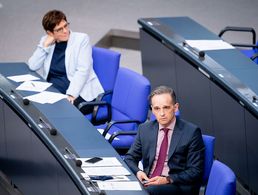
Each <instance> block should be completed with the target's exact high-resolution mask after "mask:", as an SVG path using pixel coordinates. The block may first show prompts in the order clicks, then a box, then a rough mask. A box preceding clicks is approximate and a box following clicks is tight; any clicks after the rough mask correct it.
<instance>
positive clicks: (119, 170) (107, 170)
mask: <svg viewBox="0 0 258 195" xmlns="http://www.w3.org/2000/svg"><path fill="white" fill-rule="evenodd" d="M82 169H83V171H84V172H85V173H86V174H87V175H90V176H91V175H112V176H113V175H130V172H129V171H128V170H127V169H126V168H124V167H122V166H121V167H118V166H115V167H82Z"/></svg>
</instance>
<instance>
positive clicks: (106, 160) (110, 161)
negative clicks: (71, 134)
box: [77, 157, 122, 167]
mask: <svg viewBox="0 0 258 195" xmlns="http://www.w3.org/2000/svg"><path fill="white" fill-rule="evenodd" d="M101 158H102V160H101V161H98V162H96V163H87V162H85V161H86V160H89V159H90V158H77V159H79V160H81V161H82V167H108V166H111V167H112V166H122V164H121V163H120V162H119V160H118V159H117V158H116V157H101Z"/></svg>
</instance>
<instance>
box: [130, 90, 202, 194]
mask: <svg viewBox="0 0 258 195" xmlns="http://www.w3.org/2000/svg"><path fill="white" fill-rule="evenodd" d="M149 100H150V105H151V108H152V112H153V114H154V115H155V116H156V119H157V120H155V121H150V122H146V123H144V124H142V125H140V126H139V129H138V132H137V136H136V138H135V141H134V144H133V145H132V146H131V148H130V150H129V151H128V153H127V154H126V156H125V162H126V163H127V165H128V166H129V167H130V169H131V170H132V171H133V172H134V174H136V176H137V178H138V179H139V180H140V181H141V182H142V183H143V184H144V186H145V187H146V190H147V191H148V192H149V193H150V194H158V195H161V194H170V195H171V194H179V195H181V194H188V195H190V194H198V193H199V189H200V186H201V179H202V174H203V166H204V150H205V148H204V144H203V140H202V134H201V130H200V128H198V127H197V126H196V125H194V124H192V123H189V122H187V121H185V120H182V119H180V118H179V117H176V116H175V113H176V112H177V111H178V107H179V104H178V103H177V102H176V95H175V93H174V91H173V90H172V89H171V88H169V87H166V86H160V87H158V88H156V89H155V90H154V91H153V92H152V93H151V95H150V97H149ZM141 160H142V164H143V171H142V170H140V169H139V168H138V163H139V161H141Z"/></svg>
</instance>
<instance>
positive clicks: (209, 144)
mask: <svg viewBox="0 0 258 195" xmlns="http://www.w3.org/2000/svg"><path fill="white" fill-rule="evenodd" d="M202 139H203V143H204V146H205V154H204V172H203V177H202V184H203V185H206V184H207V181H208V178H209V175H210V171H211V167H212V164H213V155H214V144H215V137H213V136H210V135H202Z"/></svg>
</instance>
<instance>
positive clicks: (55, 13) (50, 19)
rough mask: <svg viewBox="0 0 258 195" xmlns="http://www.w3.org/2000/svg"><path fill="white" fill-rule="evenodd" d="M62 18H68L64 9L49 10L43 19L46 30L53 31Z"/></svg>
mask: <svg viewBox="0 0 258 195" xmlns="http://www.w3.org/2000/svg"><path fill="white" fill-rule="evenodd" d="M62 20H65V21H67V20H66V16H65V14H64V13H63V12H62V11H59V10H51V11H49V12H47V13H46V14H45V15H44V17H43V19H42V26H43V28H44V30H45V31H50V32H53V31H54V28H55V26H56V25H58V24H59V23H60V22H61V21H62Z"/></svg>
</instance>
